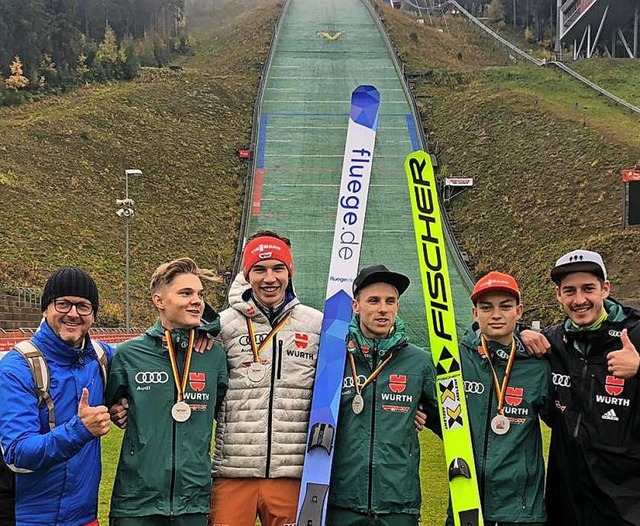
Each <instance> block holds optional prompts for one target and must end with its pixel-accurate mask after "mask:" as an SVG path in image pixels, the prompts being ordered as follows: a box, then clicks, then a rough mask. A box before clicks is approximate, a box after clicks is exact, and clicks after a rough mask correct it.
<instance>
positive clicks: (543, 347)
mask: <svg viewBox="0 0 640 526" xmlns="http://www.w3.org/2000/svg"><path fill="white" fill-rule="evenodd" d="M520 339H521V340H522V343H524V345H525V347H526V348H527V349H529V351H531V352H532V353H533V354H535V355H536V356H537V357H538V358H540V357H542V356H544V355H545V354H547V353H548V352H550V351H551V344H550V343H549V340H547V338H546V336H545V335H544V334H542V333H541V332H536V331H532V330H531V329H525V330H523V331H520Z"/></svg>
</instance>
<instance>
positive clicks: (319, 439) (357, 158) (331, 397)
mask: <svg viewBox="0 0 640 526" xmlns="http://www.w3.org/2000/svg"><path fill="white" fill-rule="evenodd" d="M379 107H380V93H379V92H378V90H377V89H376V88H374V87H373V86H358V87H357V88H356V89H355V90H353V93H352V94H351V112H350V116H349V127H348V129H347V141H346V144H345V149H344V161H343V164H342V178H341V181H340V196H339V199H338V211H337V214H336V223H335V230H334V234H333V246H332V249H331V264H330V267H329V279H328V281H327V294H326V296H325V303H324V318H323V320H322V333H321V336H320V349H319V353H318V365H317V370H316V379H315V384H314V388H313V399H312V402H311V414H310V418H309V430H308V437H307V452H306V455H305V459H304V470H303V473H302V482H301V485H300V499H299V501H298V520H297V526H324V524H325V518H326V510H327V495H328V493H329V478H330V476H331V462H332V460H333V445H334V440H335V433H336V428H337V425H338V408H339V406H340V393H341V388H342V376H343V373H344V364H345V356H346V351H345V338H346V335H347V330H348V327H349V321H350V320H351V299H352V293H351V285H352V283H353V280H354V279H355V277H356V275H357V273H358V263H359V260H360V247H361V246H362V234H363V231H364V219H365V212H366V208H367V196H368V194H369V181H370V178H371V165H372V162H373V149H374V146H375V140H376V128H377V126H378V109H379Z"/></svg>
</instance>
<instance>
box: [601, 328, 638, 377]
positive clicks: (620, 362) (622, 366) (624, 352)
mask: <svg viewBox="0 0 640 526" xmlns="http://www.w3.org/2000/svg"><path fill="white" fill-rule="evenodd" d="M620 341H621V342H622V349H620V350H618V351H612V352H610V353H609V354H607V366H608V368H609V372H610V373H611V374H612V375H614V376H617V377H618V378H625V379H628V378H633V377H634V376H635V375H636V374H638V367H639V366H640V355H639V354H638V351H637V349H636V346H635V345H633V343H632V342H631V340H630V339H629V335H628V334H627V329H623V330H622V333H621V334H620Z"/></svg>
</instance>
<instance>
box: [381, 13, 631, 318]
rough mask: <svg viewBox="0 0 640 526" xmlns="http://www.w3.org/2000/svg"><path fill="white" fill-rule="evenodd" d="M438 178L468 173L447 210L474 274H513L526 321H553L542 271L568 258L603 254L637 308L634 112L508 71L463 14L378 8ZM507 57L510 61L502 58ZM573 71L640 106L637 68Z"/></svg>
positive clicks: (591, 65)
mask: <svg viewBox="0 0 640 526" xmlns="http://www.w3.org/2000/svg"><path fill="white" fill-rule="evenodd" d="M384 13H385V24H386V25H387V28H388V31H389V33H390V35H391V38H392V40H393V41H394V44H395V46H396V47H397V49H398V51H399V54H400V56H401V57H402V58H403V60H404V62H405V66H406V73H407V76H408V77H409V78H411V79H412V85H413V88H414V94H415V96H416V98H417V100H418V104H419V107H420V111H421V115H422V119H423V123H424V127H425V130H426V131H427V133H428V137H429V142H430V147H431V148H434V149H435V150H436V152H437V154H438V159H439V163H440V175H441V176H443V177H446V176H464V177H473V178H474V187H473V189H471V190H470V191H467V192H465V193H463V194H462V195H460V196H459V197H456V198H455V199H454V200H453V201H452V202H451V203H450V205H449V206H448V211H449V214H450V215H451V218H452V220H453V222H454V225H455V230H456V235H457V238H458V241H459V242H460V244H461V245H462V249H463V250H465V251H467V253H468V254H469V255H470V257H471V260H472V264H473V267H474V270H475V272H476V274H477V275H480V274H481V273H485V272H487V271H489V270H491V269H494V268H497V269H501V270H504V271H508V272H511V273H513V274H514V275H515V276H516V277H517V278H518V280H519V282H520V285H521V287H522V288H523V291H524V301H525V310H526V311H527V317H528V319H542V320H543V322H550V321H552V320H554V319H557V317H558V316H559V309H558V307H557V304H556V303H555V299H554V293H553V290H552V287H551V286H550V281H549V279H548V273H549V270H550V268H551V266H552V265H553V263H554V261H555V259H557V258H558V257H559V256H560V255H562V254H563V253H564V252H566V251H568V250H571V249H573V248H580V247H582V248H588V249H592V250H596V251H599V252H601V253H602V255H603V257H604V258H605V262H606V263H607V266H608V270H609V273H610V277H611V279H612V294H613V295H614V296H615V297H618V298H624V299H630V300H633V301H635V302H640V278H638V276H639V275H640V263H639V262H638V259H637V257H636V253H637V252H638V249H640V233H639V232H638V231H637V230H634V229H627V230H622V229H621V221H622V214H621V182H620V171H621V169H623V168H630V167H633V165H634V164H635V163H636V162H637V161H638V160H640V133H639V129H640V116H639V115H637V114H633V113H631V112H630V111H628V110H626V109H623V108H621V107H620V106H617V105H615V104H613V103H611V102H609V101H608V100H606V99H605V98H604V97H602V96H600V95H598V94H597V93H595V92H594V91H592V90H590V89H589V88H586V87H583V86H582V85H581V84H579V83H578V82H577V81H575V80H573V79H572V78H571V77H569V76H567V75H565V74H563V73H560V72H559V71H558V70H556V69H555V68H552V67H547V68H540V67H536V66H526V65H513V64H510V63H509V62H507V61H506V60H505V53H504V52H503V51H502V50H501V49H500V48H499V47H497V46H495V45H493V44H487V39H488V38H489V37H487V36H485V35H483V34H482V33H481V32H480V31H479V30H477V29H476V28H475V27H474V26H472V25H471V24H470V23H468V22H466V21H465V20H463V19H460V18H446V19H440V20H437V19H434V25H433V26H431V25H429V24H425V25H420V24H416V23H415V22H414V21H413V20H412V19H411V18H409V17H407V16H406V15H405V14H403V13H400V12H397V11H393V10H391V9H388V10H385V12H384ZM507 58H508V57H507ZM575 69H576V70H577V71H579V72H580V73H581V74H582V75H584V76H587V77H588V78H591V79H593V80H594V81H596V82H598V83H599V84H601V85H602V86H603V87H604V88H606V89H609V90H610V91H612V92H614V93H615V94H617V95H618V96H621V97H623V98H625V99H626V100H628V101H629V102H631V103H635V104H638V105H640V61H637V60H635V61H632V60H627V61H624V60H602V59H600V60H595V61H588V62H587V61H584V62H581V63H577V64H576V65H575Z"/></svg>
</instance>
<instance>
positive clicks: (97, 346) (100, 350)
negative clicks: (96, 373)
mask: <svg viewBox="0 0 640 526" xmlns="http://www.w3.org/2000/svg"><path fill="white" fill-rule="evenodd" d="M91 344H92V345H93V350H94V351H96V356H97V357H98V365H100V374H102V385H103V386H104V389H105V391H106V390H107V368H108V366H109V360H108V358H107V353H106V352H105V350H104V347H103V346H102V343H101V342H99V341H98V340H94V339H93V338H92V339H91Z"/></svg>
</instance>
